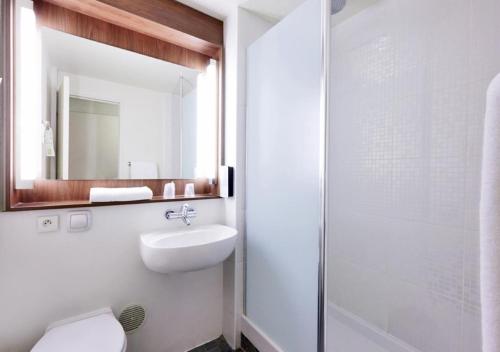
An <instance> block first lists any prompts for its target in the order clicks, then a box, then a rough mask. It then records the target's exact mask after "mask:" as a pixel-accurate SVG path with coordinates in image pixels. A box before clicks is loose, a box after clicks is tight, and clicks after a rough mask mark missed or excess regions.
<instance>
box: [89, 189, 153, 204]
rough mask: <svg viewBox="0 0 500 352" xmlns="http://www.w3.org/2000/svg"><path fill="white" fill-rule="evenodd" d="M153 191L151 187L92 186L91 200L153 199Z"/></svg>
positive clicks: (127, 200)
mask: <svg viewBox="0 0 500 352" xmlns="http://www.w3.org/2000/svg"><path fill="white" fill-rule="evenodd" d="M151 199H153V191H152V190H151V189H150V188H149V187H127V188H101V187H96V188H91V189H90V202H92V203H99V202H131V201H134V200H151Z"/></svg>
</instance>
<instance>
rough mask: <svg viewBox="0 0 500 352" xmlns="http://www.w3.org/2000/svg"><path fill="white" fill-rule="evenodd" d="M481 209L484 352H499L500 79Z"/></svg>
mask: <svg viewBox="0 0 500 352" xmlns="http://www.w3.org/2000/svg"><path fill="white" fill-rule="evenodd" d="M480 208H481V210H480V230H481V306H482V308H481V311H482V335H483V352H500V75H498V76H497V77H496V78H495V79H494V80H493V81H492V82H491V85H490V87H489V89H488V98H487V106H486V120H485V124H484V142H483V166H482V180H481V207H480Z"/></svg>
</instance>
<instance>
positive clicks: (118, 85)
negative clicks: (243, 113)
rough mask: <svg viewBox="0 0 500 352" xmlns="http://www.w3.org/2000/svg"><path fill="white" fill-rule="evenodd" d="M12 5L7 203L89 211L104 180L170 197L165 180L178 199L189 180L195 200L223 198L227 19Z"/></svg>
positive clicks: (151, 10)
mask: <svg viewBox="0 0 500 352" xmlns="http://www.w3.org/2000/svg"><path fill="white" fill-rule="evenodd" d="M4 11H5V12H4V13H7V14H8V16H5V19H6V23H5V28H6V31H5V32H4V39H5V43H6V49H7V50H5V53H4V54H5V60H4V62H5V67H6V70H5V71H6V72H5V78H4V82H5V83H6V84H5V87H6V88H7V89H5V92H4V115H5V116H6V126H7V128H6V131H5V133H4V137H5V140H6V141H7V150H6V152H5V153H6V156H7V158H6V159H7V171H6V175H7V177H6V178H7V180H6V183H7V187H6V189H7V190H8V192H7V194H6V208H7V210H26V209H47V208H52V207H55V208H61V207H75V206H93V205H94V204H90V203H89V202H88V192H89V190H90V188H91V187H102V186H105V187H132V186H143V185H145V186H148V187H150V188H151V189H152V190H153V194H154V198H153V201H155V202H157V201H167V200H165V199H163V197H162V193H163V186H164V184H165V183H166V182H167V181H174V182H175V183H176V184H177V185H178V188H177V192H178V195H177V197H176V199H173V200H182V199H186V198H184V197H183V196H182V192H183V186H184V184H185V183H187V182H193V183H195V185H196V196H195V197H194V198H195V199H206V198H213V197H218V186H217V177H218V175H217V174H218V172H217V170H218V165H219V160H220V155H219V153H220V150H221V146H220V143H221V137H220V135H219V134H220V133H221V132H220V130H219V126H220V125H221V118H222V108H221V106H220V104H221V101H222V99H221V95H222V93H223V90H222V84H221V83H220V79H221V77H222V76H223V72H222V70H223V23H222V21H220V20H218V19H215V18H212V17H210V16H208V15H206V14H203V13H201V12H199V11H197V10H194V9H192V8H190V7H188V6H185V5H183V4H180V3H178V2H177V1H174V0H78V1H77V0H34V1H33V2H31V1H30V0H14V1H8V2H4ZM23 11H24V12H23ZM33 18H34V19H35V21H36V22H33V21H32V19H33ZM14 49H15V50H14ZM37 60H38V61H37ZM26 68H29V69H26ZM120 69H122V70H123V71H122V72H120ZM155 70H156V71H155ZM28 71H29V72H28ZM38 73H40V74H38ZM40 87H41V88H40ZM27 126H28V127H27ZM38 139H40V140H38ZM155 143H156V144H155ZM71 150H73V151H75V152H73V154H72V152H71ZM207 151H210V153H211V154H210V155H208V154H207ZM134 152H135V153H134ZM200 153H201V154H200ZM87 162H88V163H90V164H85V163H87ZM94 164H95V165H94ZM71 165H73V166H71ZM88 165H90V166H88ZM134 165H135V166H134ZM141 165H142V166H141ZM138 166H140V167H139V171H140V172H139V173H138V174H137V173H136V171H137V170H138ZM146 169H148V170H146ZM145 170H146V171H147V172H146V171H145ZM151 170H153V171H155V172H156V173H157V176H156V177H155V175H154V174H153V173H152V172H151ZM26 180H27V181H28V182H24V181H26ZM190 199H192V198H190ZM168 201H172V199H170V200H168ZM99 205H103V204H99ZM104 205H106V204H104Z"/></svg>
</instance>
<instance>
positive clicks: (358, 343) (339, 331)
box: [327, 316, 388, 352]
mask: <svg viewBox="0 0 500 352" xmlns="http://www.w3.org/2000/svg"><path fill="white" fill-rule="evenodd" d="M327 334H328V335H327V336H328V339H327V352H388V350H386V349H384V348H382V347H380V346H379V345H377V344H376V343H374V342H373V341H371V340H370V339H368V338H367V337H365V336H363V335H362V334H361V333H359V332H357V331H355V330H354V329H352V328H351V327H349V326H348V325H346V324H344V323H342V322H341V321H339V320H337V319H335V318H334V317H332V316H330V317H329V319H328V328H327Z"/></svg>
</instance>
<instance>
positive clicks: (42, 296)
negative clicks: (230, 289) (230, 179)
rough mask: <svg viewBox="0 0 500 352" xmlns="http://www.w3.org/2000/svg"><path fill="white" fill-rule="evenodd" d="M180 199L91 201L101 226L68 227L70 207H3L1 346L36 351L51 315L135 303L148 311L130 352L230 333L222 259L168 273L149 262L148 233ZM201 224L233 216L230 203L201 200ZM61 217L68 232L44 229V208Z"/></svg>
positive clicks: (174, 347) (182, 346)
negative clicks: (143, 254) (40, 221)
mask: <svg viewBox="0 0 500 352" xmlns="http://www.w3.org/2000/svg"><path fill="white" fill-rule="evenodd" d="M180 205H181V203H163V204H147V205H126V206H110V207H98V208H92V209H91V211H92V214H93V225H92V229H91V230H90V231H88V232H83V233H68V232H67V231H66V220H67V219H66V217H67V214H68V212H69V210H50V211H38V212H18V213H0V310H1V311H2V314H0V327H1V329H0V351H1V352H12V351H16V352H23V351H29V349H30V348H31V347H32V346H33V344H34V343H35V342H36V341H37V339H39V338H40V337H41V336H42V334H43V331H44V329H45V327H46V326H47V325H48V324H49V323H50V322H52V321H55V320H59V319H62V318H65V317H69V316H73V315H77V314H80V313H83V312H88V311H92V310H95V309H98V308H101V307H104V306H111V307H112V308H113V311H114V312H115V314H117V313H119V311H120V309H121V308H122V307H123V306H125V305H127V304H129V303H138V304H143V305H144V306H145V307H146V309H147V319H146V323H145V325H144V326H143V327H142V328H141V330H139V331H138V332H137V333H135V334H132V335H129V336H128V342H129V348H128V350H127V351H131V352H158V351H168V352H184V351H186V350H188V349H191V348H193V347H195V346H196V345H199V344H201V343H204V342H206V341H208V340H211V339H214V338H216V337H218V336H219V335H220V334H221V333H222V265H219V266H217V267H214V268H211V269H207V270H204V271H199V272H194V273H186V274H177V275H162V274H156V273H154V272H151V271H149V270H148V269H146V267H145V266H144V264H143V263H142V260H141V258H140V255H139V235H140V233H142V232H145V231H150V230H153V229H158V228H174V227H184V226H185V225H183V224H182V222H167V221H166V220H165V218H164V212H165V210H166V209H169V208H177V207H179V206H180ZM192 205H193V206H194V207H195V208H196V210H197V211H198V217H197V218H196V219H195V220H194V221H193V223H194V224H208V223H224V216H223V214H224V213H223V208H224V203H223V201H222V200H204V201H197V202H192ZM48 214H56V215H59V216H60V219H61V221H62V222H61V230H60V231H58V232H56V233H46V234H39V233H37V232H36V219H37V216H40V215H48Z"/></svg>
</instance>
